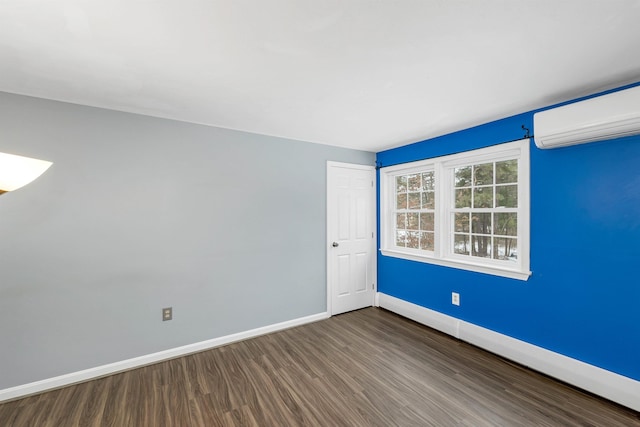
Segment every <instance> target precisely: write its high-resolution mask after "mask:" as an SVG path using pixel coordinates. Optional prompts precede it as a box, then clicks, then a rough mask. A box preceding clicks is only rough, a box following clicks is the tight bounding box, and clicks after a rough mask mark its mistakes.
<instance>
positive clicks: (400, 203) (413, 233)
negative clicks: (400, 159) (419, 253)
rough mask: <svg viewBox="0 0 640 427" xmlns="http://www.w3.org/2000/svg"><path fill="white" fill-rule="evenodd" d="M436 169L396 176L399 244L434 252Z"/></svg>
mask: <svg viewBox="0 0 640 427" xmlns="http://www.w3.org/2000/svg"><path fill="white" fill-rule="evenodd" d="M434 212H435V175H434V172H433V171H424V172H416V173H411V174H407V175H401V176H396V177H395V213H394V215H395V245H396V246H398V247H403V248H410V249H415V250H425V251H433V250H434V242H435V235H434V231H435V213H434Z"/></svg>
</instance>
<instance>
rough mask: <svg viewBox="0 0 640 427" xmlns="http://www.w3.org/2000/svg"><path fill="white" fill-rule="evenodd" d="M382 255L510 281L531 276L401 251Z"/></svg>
mask: <svg viewBox="0 0 640 427" xmlns="http://www.w3.org/2000/svg"><path fill="white" fill-rule="evenodd" d="M380 253H381V254H382V255H384V256H390V257H394V258H402V259H408V260H411V261H418V262H424V263H427V264H434V265H440V266H443V267H451V268H457V269H460V270H467V271H474V272H476V273H484V274H491V275H493V276H501V277H508V278H510V279H517V280H528V279H529V276H531V272H530V271H520V270H512V269H508V268H502V267H497V266H493V265H483V264H475V263H469V262H460V261H458V260H452V259H443V258H432V257H425V256H420V255H415V254H410V253H406V252H401V251H395V250H389V249H380Z"/></svg>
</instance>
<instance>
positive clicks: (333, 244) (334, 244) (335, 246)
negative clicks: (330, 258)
mask: <svg viewBox="0 0 640 427" xmlns="http://www.w3.org/2000/svg"><path fill="white" fill-rule="evenodd" d="M331 246H333V247H334V248H337V247H338V246H340V245H339V244H338V242H333V243H332V244H331Z"/></svg>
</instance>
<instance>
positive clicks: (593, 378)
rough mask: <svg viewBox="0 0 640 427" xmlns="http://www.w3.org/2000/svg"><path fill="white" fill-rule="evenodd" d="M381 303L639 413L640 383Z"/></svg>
mask: <svg viewBox="0 0 640 427" xmlns="http://www.w3.org/2000/svg"><path fill="white" fill-rule="evenodd" d="M378 301H379V303H380V307H382V308H384V309H387V310H389V311H393V312H394V313H397V314H399V315H401V316H404V317H407V318H409V319H412V320H415V321H416V322H418V323H422V324H423V325H427V326H429V327H431V328H434V329H437V330H439V331H441V332H444V333H446V334H449V335H452V336H454V337H456V338H459V339H461V340H463V341H466V342H468V343H471V344H473V345H476V346H478V347H480V348H483V349H485V350H488V351H490V352H492V353H495V354H498V355H500V356H502V357H505V358H507V359H510V360H513V361H514V362H517V363H520V364H522V365H524V366H527V367H529V368H531V369H534V370H536V371H539V372H542V373H544V374H547V375H549V376H551V377H554V378H557V379H559V380H562V381H564V382H566V383H569V384H572V385H574V386H576V387H579V388H581V389H583V390H587V391H589V392H591V393H594V394H597V395H599V396H602V397H604V398H606V399H609V400H612V401H614V402H617V403H619V404H621V405H624V406H627V407H629V408H631V409H634V410H636V411H640V381H636V380H633V379H631V378H628V377H625V376H623V375H620V374H616V373H614V372H611V371H607V370H605V369H602V368H599V367H597V366H594V365H589V364H587V363H584V362H581V361H579V360H576V359H572V358H570V357H567V356H564V355H562V354H559V353H555V352H553V351H550V350H547V349H544V348H542V347H538V346H535V345H533V344H529V343H527V342H525V341H520V340H518V339H515V338H511V337H509V336H507V335H503V334H500V333H498V332H494V331H492V330H489V329H486V328H483V327H480V326H477V325H474V324H472V323H469V322H465V321H463V320H460V319H456V318H455V317H451V316H448V315H446V314H442V313H439V312H437V311H434V310H431V309H428V308H425V307H422V306H419V305H416V304H413V303H410V302H407V301H404V300H401V299H398V298H395V297H392V296H389V295H386V294H382V293H379V295H378Z"/></svg>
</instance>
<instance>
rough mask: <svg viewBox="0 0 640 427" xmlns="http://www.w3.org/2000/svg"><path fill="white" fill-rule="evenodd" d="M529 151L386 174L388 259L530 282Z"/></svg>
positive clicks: (474, 155)
mask: <svg viewBox="0 0 640 427" xmlns="http://www.w3.org/2000/svg"><path fill="white" fill-rule="evenodd" d="M529 144H530V143H529V140H528V139H525V140H521V141H516V142H510V143H505V144H500V145H496V146H493V147H488V148H482V149H479V150H473V151H468V152H464V153H459V154H453V155H450V156H444V157H438V158H433V159H428V160H422V161H419V162H413V163H406V164H402V165H397V166H389V167H385V168H382V169H381V171H380V181H381V186H380V188H381V192H382V193H381V197H380V203H381V209H380V216H381V248H380V250H381V252H382V254H383V255H387V256H394V257H399V258H406V259H411V260H415V261H421V262H427V263H433V264H438V265H444V266H449V267H454V268H461V269H464V270H471V271H477V272H482V273H488V274H495V275H498V276H504V277H511V278H515V279H521V280H527V279H528V277H529V275H530V274H531V273H530V271H529Z"/></svg>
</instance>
